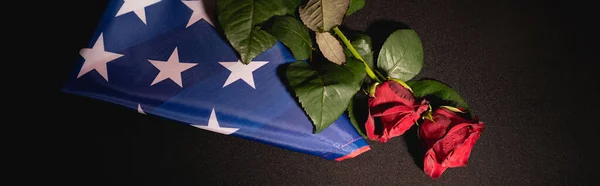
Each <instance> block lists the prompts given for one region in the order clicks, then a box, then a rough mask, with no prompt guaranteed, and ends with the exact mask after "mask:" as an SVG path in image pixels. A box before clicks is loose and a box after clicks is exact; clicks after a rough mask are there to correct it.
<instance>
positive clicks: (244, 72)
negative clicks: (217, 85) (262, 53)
mask: <svg viewBox="0 0 600 186" xmlns="http://www.w3.org/2000/svg"><path fill="white" fill-rule="evenodd" d="M219 63H220V64H221V65H223V66H224V67H225V68H227V69H228V70H229V71H231V74H229V77H227V80H226V81H225V84H223V87H226V86H227V85H229V84H231V83H233V82H235V81H237V80H239V79H241V80H244V81H245V82H246V83H247V84H248V85H250V86H251V87H252V88H254V89H256V87H255V86H254V76H253V75H252V72H254V71H255V70H256V69H258V68H260V67H262V66H263V65H265V64H267V63H269V62H268V61H252V62H250V63H249V64H247V65H244V64H242V62H240V61H239V60H238V61H236V62H219Z"/></svg>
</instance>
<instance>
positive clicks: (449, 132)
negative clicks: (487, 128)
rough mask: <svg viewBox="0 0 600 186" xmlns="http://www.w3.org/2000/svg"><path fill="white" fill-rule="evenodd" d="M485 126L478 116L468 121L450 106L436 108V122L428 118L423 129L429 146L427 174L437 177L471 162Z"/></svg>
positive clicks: (422, 133)
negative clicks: (447, 107) (470, 156)
mask: <svg viewBox="0 0 600 186" xmlns="http://www.w3.org/2000/svg"><path fill="white" fill-rule="evenodd" d="M483 129H484V126H483V122H479V121H478V119H477V117H475V119H473V120H468V119H465V118H464V117H461V116H459V115H458V114H457V113H455V112H452V111H450V110H449V109H446V108H443V107H442V108H439V109H436V110H435V111H434V113H433V121H431V120H429V119H425V121H424V122H423V124H421V126H420V128H419V137H420V138H421V140H423V142H424V143H425V145H426V147H427V151H426V152H425V160H424V162H423V164H424V167H423V169H424V171H425V173H426V174H427V175H429V176H430V177H431V178H433V179H437V178H439V177H440V176H441V175H442V173H443V172H444V171H445V170H446V169H447V168H452V167H462V166H465V165H467V160H468V159H469V155H470V154H471V149H472V148H473V146H474V145H475V142H476V141H477V139H479V135H480V134H481V132H483Z"/></svg>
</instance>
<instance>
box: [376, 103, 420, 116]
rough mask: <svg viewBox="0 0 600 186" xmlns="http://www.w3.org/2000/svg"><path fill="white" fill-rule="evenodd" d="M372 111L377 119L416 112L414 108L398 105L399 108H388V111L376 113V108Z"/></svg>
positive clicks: (380, 110) (379, 110) (382, 110)
mask: <svg viewBox="0 0 600 186" xmlns="http://www.w3.org/2000/svg"><path fill="white" fill-rule="evenodd" d="M372 111H373V116H375V117H380V116H386V115H397V114H402V113H409V112H414V110H413V108H412V107H409V106H406V105H397V106H392V107H387V108H386V109H378V110H377V111H376V108H373V109H372Z"/></svg>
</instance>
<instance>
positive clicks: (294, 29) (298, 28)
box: [265, 16, 312, 60]
mask: <svg viewBox="0 0 600 186" xmlns="http://www.w3.org/2000/svg"><path fill="white" fill-rule="evenodd" d="M265 31H267V32H268V33H270V34H271V35H273V36H275V38H277V39H278V40H279V41H281V42H282V43H283V44H285V46H287V47H288V48H289V49H290V50H291V51H292V54H294V58H296V60H305V59H308V57H310V55H311V53H312V39H311V38H310V35H308V29H307V28H306V27H305V26H304V25H303V24H302V23H301V22H300V21H299V20H298V19H296V18H294V17H291V16H278V17H275V18H273V24H271V25H269V27H267V28H265Z"/></svg>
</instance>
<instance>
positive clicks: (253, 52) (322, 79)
mask: <svg viewBox="0 0 600 186" xmlns="http://www.w3.org/2000/svg"><path fill="white" fill-rule="evenodd" d="M364 5H365V0H305V1H304V3H302V2H301V1H300V0H217V13H218V20H219V25H220V26H221V28H222V29H223V32H224V34H225V36H226V37H227V40H228V41H229V42H230V44H231V45H232V47H233V48H234V49H235V50H236V51H237V53H238V54H239V57H240V59H241V62H242V63H244V64H248V63H250V62H251V61H252V59H253V58H255V57H256V56H258V55H259V54H261V53H262V52H264V51H266V50H267V49H269V48H271V47H272V46H273V45H274V44H275V43H276V42H277V40H279V41H281V42H282V43H283V44H284V45H285V46H286V47H287V48H289V49H290V51H291V52H292V54H293V55H294V57H295V58H296V59H297V60H298V61H296V62H294V63H291V64H289V66H288V67H287V71H286V76H287V80H288V82H287V83H288V84H289V85H290V87H291V88H292V89H293V90H294V92H293V94H295V96H296V97H297V98H298V101H299V103H300V105H301V106H302V108H303V109H304V111H305V112H306V114H307V115H308V117H309V118H310V119H311V121H312V122H313V125H314V132H315V133H318V132H321V131H322V130H324V129H325V128H327V127H328V126H329V125H331V124H332V123H333V122H334V121H335V120H337V119H338V118H339V117H340V116H341V115H343V114H344V113H345V112H346V111H347V112H348V115H349V117H350V120H351V121H352V123H353V124H354V125H355V127H356V128H357V129H359V132H361V130H360V126H361V125H364V121H362V120H361V119H360V118H361V117H362V116H366V109H364V108H366V99H367V98H368V96H367V95H366V94H365V92H367V90H363V91H360V90H361V88H365V87H369V84H371V83H379V82H382V81H385V80H388V79H390V78H394V79H399V80H401V81H406V83H407V84H408V86H410V87H411V88H412V90H413V91H414V94H415V96H416V97H418V98H427V99H428V100H429V99H430V98H433V99H437V100H440V105H437V106H443V105H446V106H455V107H462V108H468V107H467V105H466V102H465V101H464V99H462V98H461V97H460V96H459V95H458V93H457V92H456V91H454V90H452V89H451V88H450V87H448V86H446V85H444V84H443V83H441V82H439V81H435V80H419V81H410V80H412V79H413V78H414V77H415V76H417V75H418V74H419V72H420V71H421V68H422V67H423V46H422V43H421V40H420V39H419V36H418V35H417V33H416V32H415V31H414V30H410V29H402V30H397V31H395V32H393V33H392V34H391V35H390V36H389V37H388V38H387V40H386V41H385V42H384V44H383V46H382V48H381V49H380V50H379V53H378V54H379V55H378V56H377V58H375V56H374V51H373V47H372V43H371V38H370V37H369V36H368V35H366V34H362V33H358V34H353V35H352V37H351V38H350V39H348V38H346V36H345V35H344V34H343V33H342V32H341V31H340V30H339V28H338V26H339V25H341V24H342V22H343V19H344V18H345V17H346V16H348V15H352V14H353V13H355V12H356V11H358V10H360V9H361V8H362V7H364ZM315 44H316V46H315ZM313 47H316V48H313ZM367 75H368V76H367ZM365 77H369V78H365ZM361 108H362V109H361ZM363 118H364V117H363Z"/></svg>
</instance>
